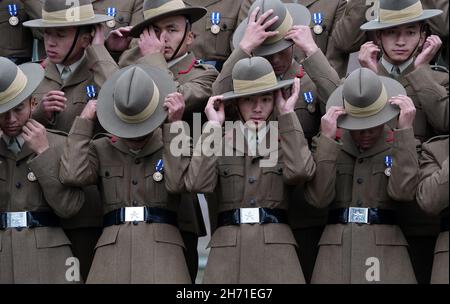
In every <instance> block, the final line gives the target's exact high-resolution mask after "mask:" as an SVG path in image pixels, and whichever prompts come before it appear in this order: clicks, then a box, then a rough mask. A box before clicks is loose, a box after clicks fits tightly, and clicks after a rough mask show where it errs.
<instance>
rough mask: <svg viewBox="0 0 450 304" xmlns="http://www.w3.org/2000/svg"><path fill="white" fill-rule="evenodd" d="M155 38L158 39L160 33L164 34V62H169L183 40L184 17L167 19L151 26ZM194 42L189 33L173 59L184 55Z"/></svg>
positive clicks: (192, 35) (192, 36) (191, 34)
mask: <svg viewBox="0 0 450 304" xmlns="http://www.w3.org/2000/svg"><path fill="white" fill-rule="evenodd" d="M153 28H154V30H155V33H156V36H158V38H159V37H160V35H161V33H165V37H166V40H165V43H166V48H165V49H164V57H165V58H166V60H171V59H172V57H173V55H174V54H175V51H176V50H177V48H178V46H179V45H180V43H181V42H182V40H183V36H184V32H185V29H186V17H184V16H174V17H167V18H164V19H162V20H159V21H156V22H155V23H154V24H153ZM193 41H194V34H193V33H192V32H191V31H190V32H188V33H187V35H186V39H185V40H184V42H183V44H182V45H181V48H180V50H179V51H178V53H177V54H176V56H175V57H174V58H173V59H175V58H178V57H181V56H183V55H184V54H186V53H187V52H188V50H189V46H190V45H191V44H192V42H193Z"/></svg>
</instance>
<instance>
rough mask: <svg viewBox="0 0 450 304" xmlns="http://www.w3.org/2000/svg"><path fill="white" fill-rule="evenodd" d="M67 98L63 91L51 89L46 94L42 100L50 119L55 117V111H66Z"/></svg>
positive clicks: (46, 114) (45, 112)
mask: <svg viewBox="0 0 450 304" xmlns="http://www.w3.org/2000/svg"><path fill="white" fill-rule="evenodd" d="M66 102H67V98H66V97H65V93H64V92H62V91H50V92H48V93H47V94H45V96H44V98H42V101H41V107H42V109H43V112H44V115H45V117H46V118H47V119H48V120H52V119H53V115H54V113H60V112H64V110H65V109H66Z"/></svg>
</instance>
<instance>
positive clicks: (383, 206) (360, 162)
mask: <svg viewBox="0 0 450 304" xmlns="http://www.w3.org/2000/svg"><path fill="white" fill-rule="evenodd" d="M405 95H406V92H405V89H404V88H403V86H402V85H401V84H400V83H399V82H397V81H395V80H393V79H391V78H388V77H379V76H377V75H376V74H375V73H374V72H372V71H371V70H369V69H364V68H363V69H358V70H356V71H354V72H353V73H352V74H350V76H349V77H348V78H347V79H346V80H345V82H344V85H343V86H341V87H339V88H338V89H337V90H336V91H335V92H334V93H333V94H332V95H331V96H330V99H329V100H328V103H327V108H328V111H327V114H326V115H325V116H324V117H323V118H322V124H321V134H320V135H319V136H317V137H316V138H315V139H314V149H313V156H314V160H315V162H316V165H317V171H316V175H315V177H314V178H313V179H312V180H311V181H310V182H308V183H306V185H305V189H306V192H305V195H306V199H307V200H308V201H309V202H310V203H311V204H313V205H314V206H317V207H322V208H324V207H327V206H330V211H329V214H328V225H327V226H326V227H325V230H324V232H323V235H322V237H321V239H320V242H319V247H320V249H319V254H318V256H317V261H316V265H315V267H314V271H313V276H312V280H311V283H335V284H336V283H344V284H345V283H347V284H348V283H352V284H355V283H356V284H363V283H415V282H416V279H415V276H414V271H413V268H412V265H411V261H410V258H409V255H408V249H407V246H408V243H407V242H406V240H405V237H404V236H403V234H402V232H401V230H400V228H399V227H398V226H397V223H396V220H395V216H396V215H395V214H396V212H395V210H396V207H397V206H398V204H399V202H398V200H399V197H400V196H401V195H402V194H403V193H414V189H415V186H416V183H410V182H406V181H404V180H403V176H404V175H408V174H410V172H411V170H412V171H413V172H416V167H417V153H416V143H415V139H414V133H413V130H412V125H413V121H414V116H415V108H414V104H413V102H412V101H411V99H410V98H409V97H407V96H405ZM399 108H400V111H399ZM399 112H400V114H399ZM397 115H399V116H398V122H397V125H396V128H395V129H394V131H393V132H392V131H390V128H388V127H387V125H386V123H387V122H389V121H391V120H393V119H395V118H396V116H397ZM337 127H339V128H341V129H344V130H345V131H343V132H342V134H340V135H339V139H336V137H337ZM366 265H368V266H366ZM370 265H372V266H373V265H375V266H374V267H375V268H374V269H373V271H371V269H370V268H369V266H370ZM376 265H378V266H376Z"/></svg>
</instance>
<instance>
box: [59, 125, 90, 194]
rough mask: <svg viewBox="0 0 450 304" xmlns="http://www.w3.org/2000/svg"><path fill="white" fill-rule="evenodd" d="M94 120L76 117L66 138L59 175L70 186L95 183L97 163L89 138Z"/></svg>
mask: <svg viewBox="0 0 450 304" xmlns="http://www.w3.org/2000/svg"><path fill="white" fill-rule="evenodd" d="M94 126H95V124H94V122H93V121H90V120H86V119H81V118H80V117H77V118H76V119H75V122H74V123H73V126H72V129H71V130H70V133H69V136H68V138H67V143H66V146H65V148H64V152H63V155H62V158H61V163H60V169H59V177H60V179H61V182H62V183H63V184H65V185H70V186H87V185H95V184H96V183H97V179H98V174H97V172H98V170H99V163H98V158H97V153H96V151H95V148H94V147H93V144H92V142H91V138H92V136H93V135H94Z"/></svg>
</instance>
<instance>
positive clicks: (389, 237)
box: [374, 225, 408, 246]
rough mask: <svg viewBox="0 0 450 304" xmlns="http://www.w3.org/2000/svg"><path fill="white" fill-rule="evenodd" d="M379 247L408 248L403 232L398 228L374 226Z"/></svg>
mask: <svg viewBox="0 0 450 304" xmlns="http://www.w3.org/2000/svg"><path fill="white" fill-rule="evenodd" d="M374 229H375V243H376V244H377V245H391V246H408V242H407V241H406V239H405V236H404V235H403V232H402V231H401V230H400V228H399V227H398V226H393V225H374Z"/></svg>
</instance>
